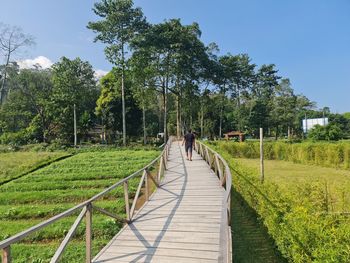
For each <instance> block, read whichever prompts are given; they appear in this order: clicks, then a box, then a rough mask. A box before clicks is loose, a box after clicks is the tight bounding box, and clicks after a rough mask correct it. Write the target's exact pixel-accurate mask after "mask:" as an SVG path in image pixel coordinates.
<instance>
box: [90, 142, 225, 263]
mask: <svg viewBox="0 0 350 263" xmlns="http://www.w3.org/2000/svg"><path fill="white" fill-rule="evenodd" d="M197 145H198V147H197V150H198V152H199V153H201V154H202V156H203V157H205V159H206V161H207V162H206V161H205V160H203V158H201V157H200V155H199V154H197V153H196V152H194V153H193V161H192V162H189V161H184V159H183V157H182V156H184V149H182V147H180V146H179V145H176V144H173V147H172V148H171V151H170V152H169V154H168V155H164V158H167V159H168V161H167V162H166V161H165V160H164V159H163V158H161V159H160V169H159V173H158V177H159V179H160V175H161V173H162V172H163V168H164V165H165V163H166V165H167V170H165V169H164V170H165V171H164V177H163V180H162V182H161V186H160V187H159V188H158V189H157V191H156V193H155V194H153V195H152V197H150V199H149V202H147V203H146V204H145V205H144V207H143V208H142V209H141V210H140V211H138V212H137V214H136V215H135V216H134V220H133V222H132V223H131V224H129V225H127V226H125V227H124V228H123V230H122V231H121V232H120V233H118V235H117V236H116V237H115V238H114V239H113V240H112V241H111V242H110V244H109V245H107V246H106V247H105V248H104V250H102V252H101V253H100V254H99V255H98V256H97V257H96V262H98V260H103V259H105V260H108V262H130V261H132V262H162V263H163V262H192V261H193V262H206V261H207V260H209V261H208V262H218V260H219V251H220V247H219V243H220V230H221V228H222V211H223V210H224V206H223V203H224V200H225V198H226V197H227V193H226V192H225V189H224V188H222V187H220V180H219V178H218V177H217V176H216V174H215V172H214V171H212V170H211V169H210V164H211V163H212V162H213V161H214V166H215V167H216V168H217V170H218V171H217V173H219V176H220V178H223V170H222V169H223V168H222V167H224V168H225V163H224V162H222V160H221V158H220V157H219V156H218V155H217V154H216V153H214V152H212V151H211V150H210V149H208V148H207V147H206V146H203V145H202V144H200V143H198V144H197ZM215 159H216V160H215ZM220 162H221V163H220ZM226 176H227V174H226V170H225V177H226ZM230 178H231V177H230ZM227 179H229V178H228V177H227ZM227 186H229V187H231V186H230V185H227ZM226 204H227V203H226ZM225 207H226V206H225ZM157 260H158V261H157ZM203 260H204V261H203Z"/></svg>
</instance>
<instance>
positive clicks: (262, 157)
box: [260, 128, 265, 183]
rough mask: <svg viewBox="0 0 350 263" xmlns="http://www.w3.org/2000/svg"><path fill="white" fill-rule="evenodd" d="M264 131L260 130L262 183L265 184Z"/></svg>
mask: <svg viewBox="0 0 350 263" xmlns="http://www.w3.org/2000/svg"><path fill="white" fill-rule="evenodd" d="M263 138H264V131H263V128H260V182H261V183H263V182H264V179H265V178H264V177H265V176H264V142H263Z"/></svg>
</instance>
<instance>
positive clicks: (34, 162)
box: [0, 152, 69, 185]
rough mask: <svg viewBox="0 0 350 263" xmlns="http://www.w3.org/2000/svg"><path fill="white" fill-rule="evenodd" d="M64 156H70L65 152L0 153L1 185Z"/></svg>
mask: <svg viewBox="0 0 350 263" xmlns="http://www.w3.org/2000/svg"><path fill="white" fill-rule="evenodd" d="M64 156H69V154H67V153H65V152H9V153H0V185H1V184H3V183H4V182H6V181H9V180H11V179H13V178H17V177H19V176H21V175H22V174H25V173H26V172H28V171H31V170H33V169H35V168H37V167H39V166H42V165H44V164H46V163H50V162H52V161H54V160H56V159H57V158H61V157H64Z"/></svg>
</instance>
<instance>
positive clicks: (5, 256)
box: [2, 246, 12, 263]
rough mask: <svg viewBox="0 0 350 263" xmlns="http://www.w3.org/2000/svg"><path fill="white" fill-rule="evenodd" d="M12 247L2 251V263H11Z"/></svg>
mask: <svg viewBox="0 0 350 263" xmlns="http://www.w3.org/2000/svg"><path fill="white" fill-rule="evenodd" d="M11 261H12V259H11V247H9V246H8V247H5V248H3V249H2V262H3V263H11Z"/></svg>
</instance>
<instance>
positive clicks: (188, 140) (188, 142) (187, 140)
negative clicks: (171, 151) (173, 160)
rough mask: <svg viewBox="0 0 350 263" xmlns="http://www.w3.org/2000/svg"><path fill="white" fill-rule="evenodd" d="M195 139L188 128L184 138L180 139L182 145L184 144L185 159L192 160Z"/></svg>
mask: <svg viewBox="0 0 350 263" xmlns="http://www.w3.org/2000/svg"><path fill="white" fill-rule="evenodd" d="M195 139H196V138H195V136H194V134H193V133H192V130H191V129H189V130H188V133H187V134H186V135H185V136H184V139H183V141H182V146H183V145H184V144H185V151H186V156H187V160H190V161H192V148H194V145H195Z"/></svg>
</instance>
